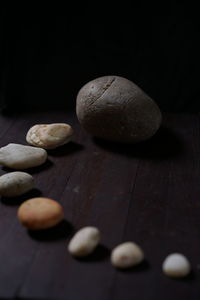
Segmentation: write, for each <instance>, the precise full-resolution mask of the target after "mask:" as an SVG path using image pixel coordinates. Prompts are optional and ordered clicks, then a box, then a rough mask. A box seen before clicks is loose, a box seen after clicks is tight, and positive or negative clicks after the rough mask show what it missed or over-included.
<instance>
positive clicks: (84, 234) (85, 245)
mask: <svg viewBox="0 0 200 300" xmlns="http://www.w3.org/2000/svg"><path fill="white" fill-rule="evenodd" d="M99 241H100V231H99V230H98V229H97V228H96V227H92V226H87V227H84V228H82V229H80V230H79V231H78V232H77V233H76V234H75V235H74V237H73V238H72V239H71V241H70V243H69V245H68V251H69V252H70V254H72V255H73V256H76V257H82V256H87V255H89V254H91V253H92V252H93V251H94V249H95V248H96V246H97V245H98V243H99Z"/></svg>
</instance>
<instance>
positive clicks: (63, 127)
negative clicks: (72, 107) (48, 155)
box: [26, 123, 73, 149]
mask: <svg viewBox="0 0 200 300" xmlns="http://www.w3.org/2000/svg"><path fill="white" fill-rule="evenodd" d="M72 136H73V129H72V127H71V126H70V125H68V124H65V123H53V124H37V125H34V126H33V127H31V128H30V129H29V131H28V132H27V135H26V141H27V142H28V143H29V144H30V145H33V146H36V147H41V148H43V149H55V148H57V147H59V146H62V145H64V144H66V143H68V142H70V141H71V139H72Z"/></svg>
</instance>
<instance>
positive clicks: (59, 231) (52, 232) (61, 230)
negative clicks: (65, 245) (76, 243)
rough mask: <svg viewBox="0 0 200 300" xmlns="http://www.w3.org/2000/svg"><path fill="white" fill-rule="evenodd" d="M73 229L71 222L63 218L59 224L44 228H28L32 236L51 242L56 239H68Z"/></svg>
mask: <svg viewBox="0 0 200 300" xmlns="http://www.w3.org/2000/svg"><path fill="white" fill-rule="evenodd" d="M72 231H73V226H72V224H71V223H69V222H67V221H66V220H63V221H62V222H60V223H59V224H58V225H56V226H54V227H52V228H49V229H43V230H28V234H29V236H30V237H31V238H33V239H35V240H38V241H43V242H51V241H55V240H61V239H66V238H67V237H68V236H69V235H70V234H71V233H72Z"/></svg>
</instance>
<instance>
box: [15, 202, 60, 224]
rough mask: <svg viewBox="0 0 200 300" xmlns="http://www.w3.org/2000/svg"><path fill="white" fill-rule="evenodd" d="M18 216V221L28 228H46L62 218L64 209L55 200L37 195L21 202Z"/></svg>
mask: <svg viewBox="0 0 200 300" xmlns="http://www.w3.org/2000/svg"><path fill="white" fill-rule="evenodd" d="M18 218H19V221H20V223H21V224H22V225H24V226H25V227H27V228H28V229H31V230H40V229H47V228H50V227H53V226H55V225H57V224H58V223H59V222H60V221H62V220H63V218H64V211H63V208H62V206H61V205H60V204H59V203H58V202H56V201H55V200H52V199H49V198H44V197H38V198H32V199H29V200H27V201H25V202H24V203H22V204H21V206H20V207H19V209H18Z"/></svg>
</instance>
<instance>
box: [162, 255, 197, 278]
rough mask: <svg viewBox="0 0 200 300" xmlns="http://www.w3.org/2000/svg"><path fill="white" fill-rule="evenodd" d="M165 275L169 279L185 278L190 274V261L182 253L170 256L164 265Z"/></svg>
mask: <svg viewBox="0 0 200 300" xmlns="http://www.w3.org/2000/svg"><path fill="white" fill-rule="evenodd" d="M162 269H163V272H164V274H165V275H167V276H169V277H177V278H178V277H185V276H187V275H188V274H189V273H190V270H191V267H190V262H189V261H188V259H187V258H186V257H185V256H184V255H183V254H180V253H173V254H170V255H168V256H167V257H166V258H165V260H164V262H163V265H162Z"/></svg>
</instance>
